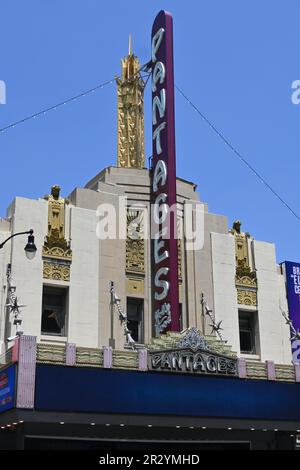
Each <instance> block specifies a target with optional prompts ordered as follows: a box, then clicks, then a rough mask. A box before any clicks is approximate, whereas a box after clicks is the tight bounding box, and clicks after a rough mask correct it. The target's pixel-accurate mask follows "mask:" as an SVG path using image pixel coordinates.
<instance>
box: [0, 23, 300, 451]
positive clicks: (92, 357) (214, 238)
mask: <svg viewBox="0 0 300 470" xmlns="http://www.w3.org/2000/svg"><path fill="white" fill-rule="evenodd" d="M167 27H168V25H166V26H165V29H164V31H165V34H166V35H167ZM158 31H160V30H158ZM154 37H155V34H154ZM163 40H164V38H161V37H160V36H159V35H157V36H156V38H155V40H154V43H153V42H152V46H153V44H154V52H155V53H156V56H157V57H156V58H158V51H159V47H160V45H161V44H163ZM152 53H153V50H152ZM168 53H169V52H168V51H167V55H168ZM152 55H153V54H152ZM154 58H155V57H154ZM154 58H153V56H152V69H153V68H154V67H155V65H154ZM157 69H158V67H157ZM139 70H140V65H139V62H138V59H137V57H136V56H135V55H134V54H133V53H132V50H131V46H130V49H129V53H128V55H127V56H126V57H125V58H124V59H123V60H122V71H121V72H122V73H121V76H120V78H118V79H117V102H118V104H117V113H118V136H117V139H118V151H117V159H116V165H115V166H110V167H107V168H104V169H102V170H101V171H100V172H99V173H98V174H97V175H96V176H95V177H93V178H92V179H91V180H90V181H88V182H87V184H86V185H85V187H84V188H79V187H75V189H74V190H73V192H72V193H71V194H70V195H68V197H66V196H62V194H63V189H62V190H61V189H60V187H59V186H57V185H54V186H53V187H52V188H51V190H50V191H49V190H48V195H46V196H43V195H41V198H40V199H37V200H32V199H27V198H23V197H16V198H15V200H14V201H13V202H12V204H11V205H10V207H9V208H8V210H7V214H6V216H5V217H3V218H2V219H1V220H0V242H1V241H2V240H5V239H6V238H8V237H10V236H11V235H13V234H16V233H18V232H24V231H26V230H29V229H31V228H32V229H33V230H34V237H35V245H36V247H37V252H36V256H35V257H34V259H32V260H30V261H29V260H28V259H27V258H26V257H25V256H24V238H23V237H21V236H16V237H14V238H12V239H11V240H10V241H9V242H8V243H6V244H5V245H4V246H3V248H2V249H1V250H0V278H1V283H2V284H1V285H2V288H1V291H0V305H1V310H0V347H1V365H0V367H1V369H0V425H1V429H0V448H2V449H5V448H10V449H12V448H17V449H46V448H47V449H49V448H54V449H56V448H57V449H59V448H66V449H81V448H82V449H100V450H101V449H107V448H109V449H119V450H122V449H123V450H124V449H127V450H133V449H143V450H150V449H152V450H155V449H156V450H159V449H168V448H169V447H170V448H171V447H172V446H173V447H174V446H176V447H177V448H179V449H182V450H185V449H194V450H197V449H206V448H213V449H223V448H235V449H250V448H251V449H279V448H285V449H290V448H291V449H292V448H295V446H296V440H297V432H298V433H300V431H299V429H300V407H299V405H298V400H299V398H298V397H299V392H300V384H299V382H300V365H299V361H297V359H296V360H295V355H292V347H291V338H290V336H291V334H290V333H291V320H290V316H289V310H290V305H288V300H287V299H288V295H287V294H288V290H287V267H288V265H286V264H285V263H283V264H281V265H278V264H277V262H276V252H275V246H274V244H273V243H269V242H266V241H258V240H255V239H254V238H253V236H252V234H251V235H250V233H248V232H245V231H243V229H242V227H241V222H240V221H239V220H236V221H235V222H233V223H230V224H229V222H228V219H227V217H226V216H224V215H218V214H212V213H211V212H210V211H209V207H208V204H207V203H206V202H204V201H202V199H201V195H200V194H199V192H198V191H197V187H196V185H195V184H194V183H193V182H191V181H186V180H184V179H181V178H179V177H176V174H175V177H174V185H175V186H174V187H175V188H176V195H175V196H176V203H177V213H176V223H175V224H174V225H176V229H177V239H176V240H175V242H176V251H174V246H175V245H174V243H173V244H170V248H169V249H168V250H167V251H166V253H167V254H166V255H164V254H163V251H162V250H160V248H159V249H158V251H157V252H156V258H155V253H154V255H153V239H152V237H151V227H152V214H151V204H152V202H153V193H154V192H155V191H153V184H154V183H153V181H155V178H156V177H157V180H158V181H159V180H162V179H163V178H164V176H163V173H161V174H160V173H158V176H157V173H156V176H155V171H156V170H155V164H156V162H155V159H154V161H153V162H152V164H151V165H150V168H147V167H146V162H145V150H144V108H143V106H144V103H143V97H144V94H143V93H144V87H145V82H144V80H143V78H142V77H141V75H140V73H139ZM155 70H156V69H155ZM162 70H163V69H162V68H161V69H160V70H159V71H158V72H156V73H157V74H158V75H157V77H158V78H157V80H156V81H155V79H154V84H156V83H158V84H161V83H162V74H163V73H165V72H162ZM152 73H153V71H152ZM166 73H167V66H166ZM159 74H161V75H159ZM153 88H155V86H154V87H153ZM154 91H155V90H154ZM158 91H159V90H158ZM160 96H163V95H162V94H161V95H160ZM168 99H169V98H168V89H167V92H166V106H168V103H169V102H168ZM154 100H155V97H154ZM161 103H162V102H160V104H158V105H157V110H158V115H159V116H160V113H161V112H162V111H161V110H162V108H161V106H162V104H161ZM159 106H160V107H159ZM155 109H156V108H155V105H154V110H155ZM156 124H157V123H156ZM158 124H159V121H158ZM154 132H155V131H154ZM156 135H157V134H156ZM154 140H155V139H154ZM156 144H157V142H156ZM161 145H162V146H163V145H164V141H163V139H162V141H161ZM177 158H183V156H181V155H178V156H177ZM112 163H113V162H112ZM169 175H170V177H171V174H170V173H168V177H169ZM57 178H58V179H59V175H57ZM75 183H76V182H75ZM169 190H170V191H171V189H169ZM45 191H47V188H45ZM61 192H62V194H61ZM163 194H165V193H163ZM166 194H167V195H169V194H170V193H168V192H167V193H166ZM160 197H161V196H160ZM187 207H188V210H187V209H186V208H187ZM160 210H163V209H160ZM197 214H198V216H199V214H200V216H199V217H200V219H199V220H200V222H201V223H200V225H199V226H198V225H197V223H196V222H197V221H196V218H197ZM237 217H238V214H237ZM187 218H188V220H186V219H187ZM113 221H115V223H113ZM188 222H189V223H190V222H192V226H193V227H199V233H198V234H197V235H198V238H197V237H196V238H197V241H195V239H193V240H192V241H191V240H190V239H188V238H187V236H186V232H185V227H186V225H187V223H188ZM245 226H246V221H245ZM173 228H174V227H173ZM247 228H248V227H247ZM249 229H250V231H251V228H249ZM104 233H106V234H107V236H106V237H105V236H103V234H104ZM253 235H255V234H253ZM173 242H174V240H173ZM155 243H157V244H159V243H160V245H158V247H163V246H164V242H163V241H162V240H158V241H157V242H155ZM193 243H194V247H193V246H192V247H191V244H193ZM154 246H155V245H154ZM154 249H155V248H154ZM175 252H176V255H174V254H173V253H175ZM168 255H169V256H173V258H172V259H170V260H169V261H170V266H171V269H170V268H169V267H165V268H164V269H166V271H164V273H166V275H171V274H172V276H173V278H170V279H171V280H168V278H167V277H166V278H164V279H163V278H162V277H161V276H160V274H158V273H157V270H156V266H155V262H157V258H158V259H159V260H160V259H162V262H163V260H164V256H165V259H166V257H167V256H168ZM174 256H176V263H175V266H176V270H175V271H176V272H175V271H174V264H172V262H173V259H174ZM159 262H160V261H159ZM159 266H160V265H159ZM168 266H169V265H168ZM171 271H172V273H171ZM159 276H160V277H159ZM174 277H175V278H176V289H177V291H178V300H177V301H176V303H175V309H176V321H177V323H176V322H175V320H174V316H172V315H173V313H174V310H172V309H173V308H174V306H173V304H172V302H173V301H174V297H172V298H171V297H170V299H171V300H170V301H166V302H164V303H163V304H160V305H159V306H157V305H156V303H155V302H156V300H158V302H159V301H160V297H162V296H163V293H164V290H165V289H167V288H169V286H171V289H173V286H174ZM158 281H159V282H158ZM295 282H296V281H295ZM155 289H156V291H157V294H156V295H154V294H155V292H156V291H155ZM174 289H175V288H174ZM171 294H172V292H171ZM168 295H169V294H168ZM166 298H167V297H166ZM168 298H169V297H168ZM155 299H156V300H155ZM20 303H22V305H24V306H23V307H19V306H20ZM171 307H172V309H171ZM20 311H21V313H20ZM20 320H21V322H20ZM174 325H175V326H174ZM176 325H177V326H176ZM16 333H17V334H16ZM296 334H297V329H296ZM294 339H297V338H294Z"/></svg>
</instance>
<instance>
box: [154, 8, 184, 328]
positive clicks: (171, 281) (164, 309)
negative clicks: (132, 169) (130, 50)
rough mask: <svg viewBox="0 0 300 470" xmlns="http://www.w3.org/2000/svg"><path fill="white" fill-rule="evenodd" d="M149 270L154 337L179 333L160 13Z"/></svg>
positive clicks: (170, 117)
mask: <svg viewBox="0 0 300 470" xmlns="http://www.w3.org/2000/svg"><path fill="white" fill-rule="evenodd" d="M151 39H152V41H151V55H152V132H153V175H152V188H151V191H152V197H151V202H152V213H151V233H152V238H153V240H152V269H153V311H154V320H155V331H156V334H157V335H158V334H161V333H163V332H164V331H165V330H167V329H168V330H171V331H179V308H178V302H179V296H178V253H177V238H176V224H177V221H176V220H177V217H176V161H175V118H174V66H173V20H172V16H171V15H170V13H168V12H165V11H160V12H159V14H158V15H157V17H156V18H155V21H154V23H153V27H152V36H151Z"/></svg>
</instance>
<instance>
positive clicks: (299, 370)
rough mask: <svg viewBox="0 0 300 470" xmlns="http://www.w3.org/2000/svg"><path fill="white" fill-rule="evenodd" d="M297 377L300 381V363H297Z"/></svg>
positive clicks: (297, 380)
mask: <svg viewBox="0 0 300 470" xmlns="http://www.w3.org/2000/svg"><path fill="white" fill-rule="evenodd" d="M295 379H296V382H300V364H295Z"/></svg>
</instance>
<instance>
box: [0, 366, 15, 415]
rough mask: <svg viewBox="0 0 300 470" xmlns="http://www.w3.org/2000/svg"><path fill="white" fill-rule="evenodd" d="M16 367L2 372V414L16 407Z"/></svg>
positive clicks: (0, 373)
mask: <svg viewBox="0 0 300 470" xmlns="http://www.w3.org/2000/svg"><path fill="white" fill-rule="evenodd" d="M15 371H16V366H15V365H13V366H10V367H7V368H6V369H2V370H0V413H2V412H3V411H6V410H9V409H10V408H13V407H14V403H15V375H16V372H15Z"/></svg>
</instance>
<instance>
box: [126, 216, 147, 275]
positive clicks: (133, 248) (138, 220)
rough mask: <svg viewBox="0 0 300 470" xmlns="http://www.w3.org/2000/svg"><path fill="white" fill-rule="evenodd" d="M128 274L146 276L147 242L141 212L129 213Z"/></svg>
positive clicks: (127, 241) (127, 240)
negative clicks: (144, 236) (144, 237)
mask: <svg viewBox="0 0 300 470" xmlns="http://www.w3.org/2000/svg"><path fill="white" fill-rule="evenodd" d="M126 272H127V273H134V274H142V275H144V274H145V241H144V239H143V217H142V212H140V211H132V210H130V211H128V213H127V239H126Z"/></svg>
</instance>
